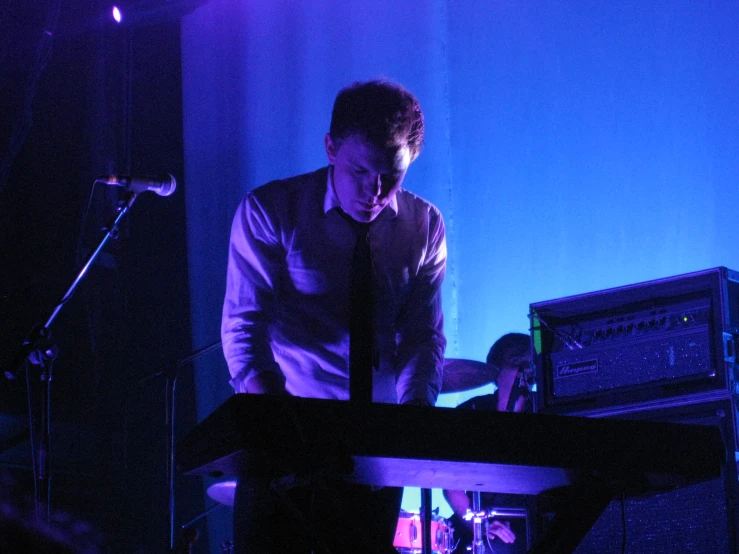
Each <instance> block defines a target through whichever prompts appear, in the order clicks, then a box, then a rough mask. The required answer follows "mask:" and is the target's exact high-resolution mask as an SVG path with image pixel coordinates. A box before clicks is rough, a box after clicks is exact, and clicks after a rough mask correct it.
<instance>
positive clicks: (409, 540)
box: [393, 509, 457, 554]
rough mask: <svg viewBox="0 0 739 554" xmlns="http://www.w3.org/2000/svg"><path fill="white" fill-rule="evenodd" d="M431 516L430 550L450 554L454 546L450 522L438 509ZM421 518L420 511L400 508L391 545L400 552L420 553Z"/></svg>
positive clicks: (408, 553)
mask: <svg viewBox="0 0 739 554" xmlns="http://www.w3.org/2000/svg"><path fill="white" fill-rule="evenodd" d="M435 512H437V513H435V514H433V515H432V516H431V525H430V529H431V533H430V534H431V540H430V545H431V546H430V552H433V553H434V554H450V553H451V552H452V551H453V550H454V549H455V548H456V546H457V545H456V544H455V543H454V529H453V528H452V526H451V524H450V523H449V522H448V521H447V520H446V519H444V518H443V517H441V516H439V515H438V509H437V510H435ZM423 524H424V521H423V518H422V517H421V514H420V513H414V512H406V511H405V510H401V511H400V514H399V517H398V526H397V528H396V530H395V539H394V540H393V546H394V547H395V548H396V549H397V550H398V552H399V553H400V554H421V552H422V551H423V549H424V542H423V537H422V528H423Z"/></svg>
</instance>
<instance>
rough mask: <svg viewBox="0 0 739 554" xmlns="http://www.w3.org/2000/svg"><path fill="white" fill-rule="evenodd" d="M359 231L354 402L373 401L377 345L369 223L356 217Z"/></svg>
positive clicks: (353, 310) (353, 297)
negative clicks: (373, 359)
mask: <svg viewBox="0 0 739 554" xmlns="http://www.w3.org/2000/svg"><path fill="white" fill-rule="evenodd" d="M352 225H353V226H354V229H355V231H356V234H357V243H356V245H355V246H354V256H353V257H352V274H351V285H350V286H351V290H350V293H349V297H350V315H349V397H350V399H351V400H352V402H361V403H370V402H372V356H373V348H374V345H373V343H374V336H373V333H374V325H373V319H374V297H373V293H372V254H371V252H370V244H369V227H370V224H369V223H359V222H357V221H354V220H352Z"/></svg>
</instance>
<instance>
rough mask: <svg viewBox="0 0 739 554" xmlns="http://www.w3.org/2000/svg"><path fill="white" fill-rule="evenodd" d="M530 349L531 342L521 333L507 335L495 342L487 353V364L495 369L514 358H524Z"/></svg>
mask: <svg viewBox="0 0 739 554" xmlns="http://www.w3.org/2000/svg"><path fill="white" fill-rule="evenodd" d="M530 349H531V340H530V338H529V336H528V335H524V334H523V333H508V334H506V335H503V336H502V337H500V338H499V339H498V340H496V341H495V343H494V344H493V346H491V347H490V352H488V357H487V363H489V364H492V365H494V366H495V367H497V368H501V367H503V366H504V365H505V364H506V362H508V361H510V359H511V358H515V357H516V356H525V355H526V354H528V353H529V350H530Z"/></svg>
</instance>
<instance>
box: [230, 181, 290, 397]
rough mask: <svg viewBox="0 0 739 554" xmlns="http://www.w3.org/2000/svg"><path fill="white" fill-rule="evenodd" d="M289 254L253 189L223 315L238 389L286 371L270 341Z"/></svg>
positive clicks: (242, 213)
mask: <svg viewBox="0 0 739 554" xmlns="http://www.w3.org/2000/svg"><path fill="white" fill-rule="evenodd" d="M284 260H285V257H284V255H283V248H282V246H281V243H280V241H279V240H278V235H277V231H276V229H275V222H274V221H273V220H271V218H270V216H269V213H268V210H267V209H265V206H264V205H262V204H261V203H260V202H259V200H258V199H257V198H256V197H255V196H254V195H253V194H249V195H247V196H246V198H245V199H244V200H243V202H242V203H241V204H240V205H239V207H238V208H237V210H236V215H235V217H234V220H233V224H232V226H231V240H230V244H229V251H228V267H227V272H226V295H225V299H224V302H223V317H222V320H221V340H222V342H223V352H224V355H225V357H226V362H227V363H228V369H229V372H230V373H231V381H230V384H231V386H232V387H233V388H234V390H235V391H236V392H246V383H247V382H248V381H249V380H250V379H252V378H253V377H254V376H255V375H258V374H260V373H262V372H272V373H275V374H276V375H278V376H279V377H280V378H281V379H282V381H283V383H284V380H285V377H284V375H283V374H282V372H281V371H280V367H279V366H278V364H277V363H276V362H275V358H274V355H273V353H272V349H271V347H270V342H269V323H270V314H271V313H272V306H273V304H274V296H275V287H276V285H277V279H278V276H279V274H280V271H281V268H282V267H283V265H284Z"/></svg>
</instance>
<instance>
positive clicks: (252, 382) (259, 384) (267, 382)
mask: <svg viewBox="0 0 739 554" xmlns="http://www.w3.org/2000/svg"><path fill="white" fill-rule="evenodd" d="M246 392H248V393H249V394H274V395H286V394H287V391H286V390H285V385H284V384H283V381H282V379H281V378H280V377H279V376H278V375H276V374H274V373H271V372H268V371H265V372H263V373H258V374H257V375H255V376H254V377H252V378H251V379H249V381H248V382H247V383H246Z"/></svg>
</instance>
